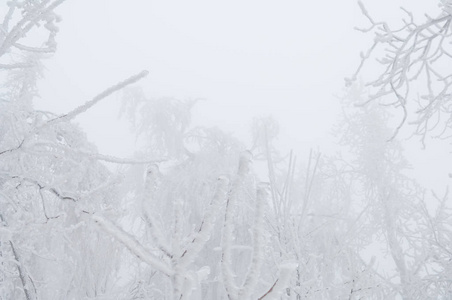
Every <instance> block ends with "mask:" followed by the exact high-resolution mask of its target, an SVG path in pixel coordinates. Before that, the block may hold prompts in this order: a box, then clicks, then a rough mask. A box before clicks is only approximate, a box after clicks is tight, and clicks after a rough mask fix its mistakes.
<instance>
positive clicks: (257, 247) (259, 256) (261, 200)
mask: <svg viewBox="0 0 452 300" xmlns="http://www.w3.org/2000/svg"><path fill="white" fill-rule="evenodd" d="M267 201H268V184H267V183H261V184H259V187H258V189H257V196H256V212H255V217H254V218H255V219H254V226H253V253H252V260H251V265H250V268H249V270H248V274H247V275H246V279H245V283H244V284H243V287H242V288H241V289H240V292H239V298H240V299H248V298H249V297H250V296H251V294H252V293H253V289H254V288H255V287H256V285H257V283H258V281H259V275H260V271H261V266H262V263H263V260H264V205H265V203H266V202H267Z"/></svg>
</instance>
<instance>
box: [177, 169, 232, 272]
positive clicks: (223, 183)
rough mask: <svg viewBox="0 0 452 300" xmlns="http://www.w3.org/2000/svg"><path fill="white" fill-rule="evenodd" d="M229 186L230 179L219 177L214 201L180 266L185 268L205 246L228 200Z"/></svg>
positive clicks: (184, 253) (180, 260)
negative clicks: (223, 205) (221, 209)
mask: <svg viewBox="0 0 452 300" xmlns="http://www.w3.org/2000/svg"><path fill="white" fill-rule="evenodd" d="M228 187H229V179H228V178H226V177H224V176H221V177H219V178H218V183H217V188H216V192H215V195H214V197H213V199H212V203H211V204H210V205H209V207H208V208H207V211H206V213H205V215H204V219H203V222H202V224H201V226H200V228H199V230H198V232H197V233H196V235H195V237H194V238H193V240H192V242H191V243H190V244H189V245H188V247H187V249H186V250H185V251H184V252H183V254H182V256H181V258H180V259H179V261H178V265H179V267H182V268H185V267H186V266H187V265H188V264H190V263H191V262H192V261H193V259H194V258H195V257H196V255H198V253H199V252H200V251H201V249H202V248H203V247H204V245H205V243H206V242H207V241H208V240H209V238H210V234H211V232H212V230H213V227H214V225H215V219H216V217H217V214H218V213H219V208H220V207H221V205H222V204H223V203H224V201H225V200H226V197H227V193H228Z"/></svg>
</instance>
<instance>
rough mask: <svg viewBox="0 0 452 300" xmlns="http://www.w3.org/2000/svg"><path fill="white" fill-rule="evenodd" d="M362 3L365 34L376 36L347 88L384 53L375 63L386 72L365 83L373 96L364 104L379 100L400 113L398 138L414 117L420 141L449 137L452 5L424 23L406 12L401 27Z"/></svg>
mask: <svg viewBox="0 0 452 300" xmlns="http://www.w3.org/2000/svg"><path fill="white" fill-rule="evenodd" d="M359 5H360V8H361V10H362V13H363V14H364V15H365V16H366V18H367V19H368V21H369V22H370V23H371V26H370V27H369V28H366V29H361V31H362V32H365V33H368V32H373V33H374V34H375V39H374V43H373V45H372V47H370V48H369V50H368V51H367V52H366V53H365V54H364V53H361V63H360V65H359V67H358V69H357V70H356V72H355V73H354V74H353V76H352V78H351V79H346V81H347V84H351V83H352V82H353V81H355V80H356V79H357V78H358V75H360V74H361V73H362V72H363V67H364V65H365V64H366V63H368V62H369V60H370V58H373V57H375V56H376V55H379V54H375V55H374V53H378V52H377V49H382V50H383V51H384V55H383V56H382V57H377V61H378V63H379V64H380V65H381V66H383V70H382V71H381V72H380V74H378V76H376V77H375V78H374V79H373V80H372V81H370V82H368V83H367V86H369V87H370V89H371V95H370V96H369V98H368V100H367V101H365V102H364V103H363V104H366V103H368V102H370V101H376V100H379V101H380V103H381V104H383V105H390V106H393V107H396V108H399V109H401V113H402V118H401V121H400V124H399V125H398V126H397V127H396V129H395V132H394V136H395V135H397V133H398V131H399V130H400V129H401V128H402V126H403V125H404V124H405V123H406V122H407V120H408V119H409V117H413V120H411V121H410V123H411V124H413V125H415V126H416V130H415V133H416V134H418V135H420V136H421V141H422V142H424V139H425V137H426V135H427V133H428V132H430V133H434V136H437V137H443V136H446V137H448V136H449V134H448V133H447V131H448V130H450V128H451V127H452V117H451V114H450V102H451V101H452V72H450V70H449V69H448V68H447V67H445V66H448V65H451V64H452V46H451V45H452V44H451V40H452V30H451V24H452V23H451V22H452V15H451V11H450V7H449V6H448V5H450V4H447V3H445V4H443V6H444V7H445V9H443V12H442V13H441V14H440V15H439V16H438V17H436V18H431V17H428V16H427V18H426V20H425V21H424V23H421V24H418V23H416V22H415V21H414V17H413V15H412V14H411V13H410V12H408V11H407V10H405V9H403V10H404V12H405V13H406V14H407V15H408V18H407V19H404V20H403V23H404V25H403V26H402V27H401V28H397V29H394V28H391V27H390V26H389V25H388V24H387V23H385V22H376V21H374V20H373V19H372V18H371V17H370V14H369V12H368V11H367V10H366V8H365V7H364V5H363V4H362V3H361V2H359ZM391 95H392V96H393V97H391ZM410 98H413V99H410ZM410 101H411V102H417V109H416V110H415V111H411V109H410V106H409V105H408V103H409V102H410ZM394 136H393V137H394ZM393 137H392V138H393Z"/></svg>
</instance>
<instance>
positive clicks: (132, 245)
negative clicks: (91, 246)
mask: <svg viewBox="0 0 452 300" xmlns="http://www.w3.org/2000/svg"><path fill="white" fill-rule="evenodd" d="M92 219H93V220H94V221H95V222H96V223H97V224H99V226H100V227H101V228H102V229H103V230H104V231H105V232H107V233H109V234H111V235H112V236H114V237H115V238H116V239H117V240H118V241H119V242H121V243H122V244H123V245H124V246H126V247H127V248H128V249H129V250H130V252H132V253H133V254H135V255H136V256H137V257H138V258H139V259H140V260H142V261H144V262H145V263H147V264H149V265H150V266H151V267H153V268H154V269H156V270H159V271H161V272H162V273H163V274H165V275H167V276H173V275H174V271H173V270H172V269H171V267H170V266H168V265H166V264H165V263H163V262H162V261H161V260H160V259H159V258H158V257H156V256H154V255H153V254H152V253H151V252H149V251H148V250H147V249H145V248H144V247H143V246H142V245H141V244H140V242H138V241H137V240H136V239H135V238H134V237H133V236H131V235H130V234H128V233H126V232H125V231H124V230H122V229H121V228H120V227H119V226H117V225H115V224H114V223H113V222H111V221H109V220H107V219H105V218H103V217H101V216H98V215H93V216H92Z"/></svg>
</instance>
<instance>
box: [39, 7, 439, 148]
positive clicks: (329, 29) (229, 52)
mask: <svg viewBox="0 0 452 300" xmlns="http://www.w3.org/2000/svg"><path fill="white" fill-rule="evenodd" d="M425 2H426V1H425ZM364 3H365V4H366V6H367V7H368V10H369V11H370V12H371V13H372V15H373V16H374V17H375V19H382V18H384V19H387V20H399V19H400V17H401V16H402V13H401V11H400V10H399V9H398V7H399V6H401V5H403V6H404V7H406V8H408V9H411V10H414V11H415V12H419V13H420V12H424V11H427V12H429V11H435V10H436V9H437V8H436V7H435V4H432V3H418V2H416V3H413V1H408V0H406V1H400V0H397V1H394V0H381V1H364ZM57 12H58V13H59V14H60V15H61V17H62V18H63V22H62V23H61V24H60V33H59V35H58V44H59V45H58V51H57V53H56V55H55V56H54V57H53V58H52V59H51V60H49V61H48V62H47V64H46V66H47V72H46V79H45V80H43V81H42V82H41V95H42V100H41V101H40V102H39V103H37V104H38V106H39V107H43V108H47V109H49V110H52V111H56V112H65V111H68V110H70V109H71V108H73V107H76V106H78V105H80V104H81V103H83V102H85V101H87V100H89V99H90V98H92V97H93V96H95V95H96V94H97V93H99V92H100V91H102V90H103V89H105V88H106V87H108V86H110V85H112V84H114V83H116V82H117V81H119V80H122V79H124V78H126V77H128V76H130V75H133V74H135V73H137V72H139V71H141V70H143V69H146V70H149V72H150V74H149V76H148V77H147V78H146V79H144V80H143V81H141V82H140V84H141V86H143V87H144V88H145V89H146V91H147V94H148V95H149V96H151V97H157V96H174V97H177V98H180V99H193V98H202V99H205V100H203V101H200V102H199V104H198V105H197V107H196V109H195V110H194V123H195V124H196V125H206V126H218V127H220V128H222V129H224V130H226V131H230V132H232V133H234V134H235V135H236V136H238V137H239V138H241V139H242V140H244V142H245V143H246V142H247V140H249V132H250V130H249V128H250V125H251V122H252V119H253V117H256V116H257V117H259V116H267V115H272V116H273V117H274V118H275V119H276V120H277V121H278V122H279V123H280V128H281V133H280V144H281V145H282V147H283V148H285V149H289V148H294V149H295V150H296V151H297V152H299V153H306V152H307V151H309V149H310V148H311V147H313V148H317V147H319V148H320V150H322V151H327V150H328V149H329V148H330V145H331V144H332V142H333V139H332V138H331V136H329V133H330V130H331V127H332V125H333V124H334V123H335V122H336V116H337V113H338V111H339V107H340V103H339V100H338V99H337V98H336V97H335V95H341V94H342V92H343V90H342V89H343V86H344V80H343V78H344V77H346V76H350V75H351V74H352V73H353V72H354V70H355V68H356V66H357V65H358V63H359V53H360V51H362V50H365V49H366V47H368V46H369V45H370V43H371V41H372V37H371V36H366V35H363V34H362V33H360V32H357V31H356V30H354V29H353V27H354V26H361V27H362V26H366V25H368V23H367V22H366V19H365V18H364V17H363V16H362V14H361V12H360V10H359V7H358V4H357V2H356V1H354V0H353V1H352V0H346V1H334V0H326V1H299V0H298V1H294V0H288V1H263V0H259V1H255V0H250V1H243V0H242V1H238V0H229V1H212V0H210V1H208V0H192V1H157V0H129V1H119V0H76V1H75V0H68V1H66V2H65V3H64V4H63V5H62V6H61V7H60V8H59V9H58V11H57ZM119 107H120V105H119V99H118V97H111V98H110V99H107V100H106V101H104V102H102V103H101V104H99V105H98V106H97V107H95V108H94V109H92V110H91V111H90V112H88V113H86V114H85V115H83V116H81V117H79V118H78V119H77V121H78V122H79V123H80V124H81V125H82V126H83V127H84V128H86V130H87V132H88V137H89V139H90V140H91V141H93V142H95V143H96V144H97V146H98V148H99V150H100V151H101V152H102V153H105V154H111V155H118V156H128V155H131V154H132V153H133V150H134V149H135V145H134V138H133V137H132V136H131V135H130V132H129V130H128V125H127V124H126V123H125V122H117V120H116V119H117V116H118V113H119Z"/></svg>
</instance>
